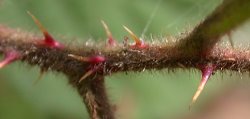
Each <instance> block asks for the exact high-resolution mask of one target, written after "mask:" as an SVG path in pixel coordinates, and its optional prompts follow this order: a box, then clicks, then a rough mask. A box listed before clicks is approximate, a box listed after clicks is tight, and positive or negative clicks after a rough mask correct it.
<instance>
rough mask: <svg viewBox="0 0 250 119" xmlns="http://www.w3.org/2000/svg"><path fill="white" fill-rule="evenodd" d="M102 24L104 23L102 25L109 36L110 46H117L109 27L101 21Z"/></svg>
mask: <svg viewBox="0 0 250 119" xmlns="http://www.w3.org/2000/svg"><path fill="white" fill-rule="evenodd" d="M101 23H102V25H103V27H104V29H105V31H106V34H107V36H108V45H110V46H116V42H115V40H114V38H113V36H112V33H111V32H110V30H109V27H108V25H107V24H106V23H105V22H104V21H103V20H101Z"/></svg>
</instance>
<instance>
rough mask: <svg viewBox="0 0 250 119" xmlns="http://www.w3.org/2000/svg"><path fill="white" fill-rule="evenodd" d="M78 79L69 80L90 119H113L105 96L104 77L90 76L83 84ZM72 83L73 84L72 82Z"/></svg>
mask: <svg viewBox="0 0 250 119" xmlns="http://www.w3.org/2000/svg"><path fill="white" fill-rule="evenodd" d="M78 80H79V78H77V79H73V80H71V83H74V85H75V86H76V88H77V89H78V92H79V94H80V95H81V96H82V97H83V101H84V103H85V105H86V107H87V110H88V112H89V115H90V117H91V119H114V113H113V110H112V107H111V105H110V104H109V101H108V97H107V94H106V89H105V83H104V76H102V75H98V74H96V75H92V76H91V77H89V78H87V79H85V80H84V81H83V82H81V83H78ZM72 81H73V82H72Z"/></svg>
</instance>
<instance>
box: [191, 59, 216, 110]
mask: <svg viewBox="0 0 250 119" xmlns="http://www.w3.org/2000/svg"><path fill="white" fill-rule="evenodd" d="M214 68H215V67H214V66H212V65H209V64H208V65H207V66H206V67H204V68H202V69H201V72H202V79H201V82H200V84H199V86H198V89H197V91H196V92H195V94H194V96H193V98H192V102H191V103H190V105H189V109H190V108H191V106H192V105H193V104H194V103H195V102H196V100H197V99H198V97H199V95H200V94H201V92H202V90H203V89H204V87H205V85H206V83H207V81H208V79H209V78H210V76H211V75H212V73H213V70H214Z"/></svg>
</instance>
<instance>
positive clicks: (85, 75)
mask: <svg viewBox="0 0 250 119" xmlns="http://www.w3.org/2000/svg"><path fill="white" fill-rule="evenodd" d="M94 71H95V70H94V69H90V70H89V71H87V72H86V73H85V74H84V75H83V76H82V77H81V78H80V80H79V81H78V83H81V82H82V81H83V80H84V79H86V78H87V77H88V76H90V75H91V74H93V73H94Z"/></svg>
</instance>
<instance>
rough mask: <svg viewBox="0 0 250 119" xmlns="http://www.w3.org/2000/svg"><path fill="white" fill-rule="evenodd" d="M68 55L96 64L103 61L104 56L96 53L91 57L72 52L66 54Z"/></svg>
mask: <svg viewBox="0 0 250 119" xmlns="http://www.w3.org/2000/svg"><path fill="white" fill-rule="evenodd" d="M68 56H69V57H72V58H74V59H77V60H80V61H83V62H90V63H93V64H97V63H101V62H104V61H105V57H103V56H100V55H97V56H93V57H83V56H77V55H73V54H68Z"/></svg>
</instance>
